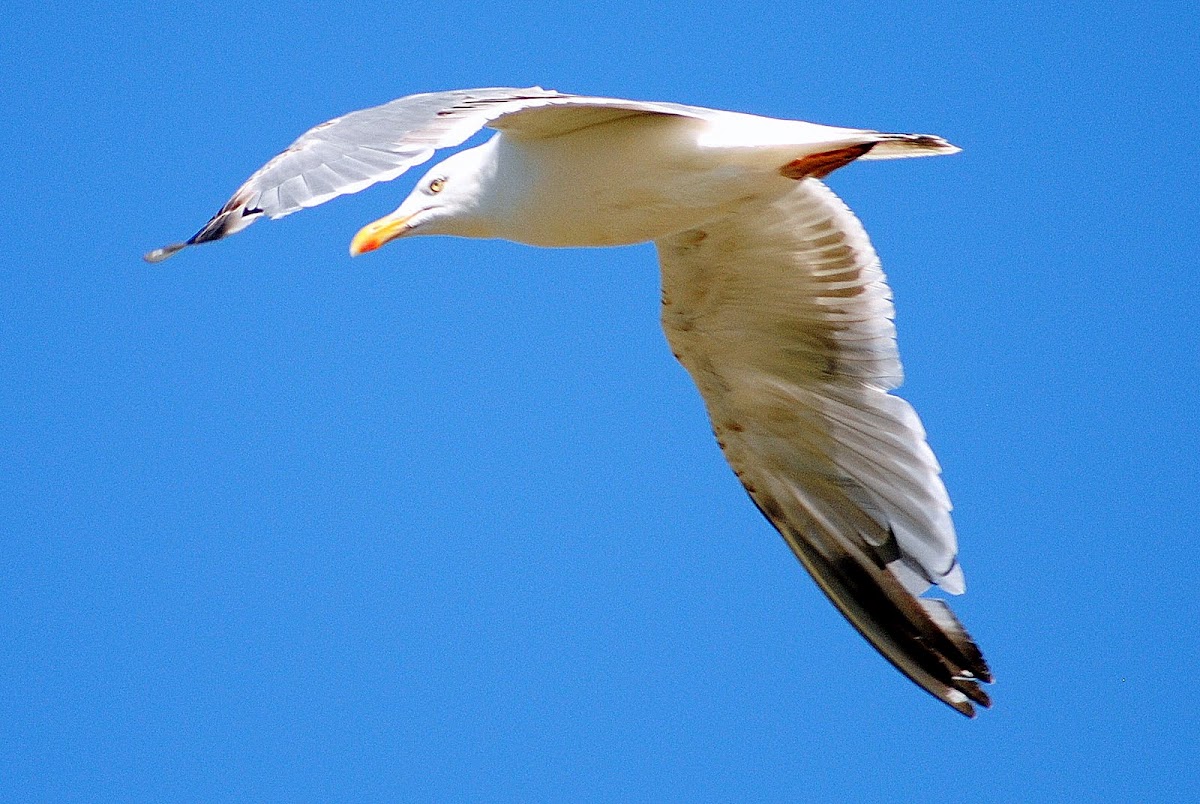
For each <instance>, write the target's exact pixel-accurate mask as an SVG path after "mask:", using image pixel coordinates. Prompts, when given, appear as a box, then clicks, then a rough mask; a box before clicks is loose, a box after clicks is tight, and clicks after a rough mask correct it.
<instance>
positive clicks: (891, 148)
mask: <svg viewBox="0 0 1200 804" xmlns="http://www.w3.org/2000/svg"><path fill="white" fill-rule="evenodd" d="M961 150H962V148H959V147H958V146H957V145H952V144H951V143H949V142H947V141H946V140H944V139H942V138H941V137H938V136H935V135H933V134H880V135H879V140H878V141H877V142H876V143H875V147H874V148H872V149H871V150H870V151H868V152H867V153H865V154H863V155H862V156H861V157H859V158H860V159H907V158H909V157H913V156H945V155H948V154H956V153H958V152H959V151H961Z"/></svg>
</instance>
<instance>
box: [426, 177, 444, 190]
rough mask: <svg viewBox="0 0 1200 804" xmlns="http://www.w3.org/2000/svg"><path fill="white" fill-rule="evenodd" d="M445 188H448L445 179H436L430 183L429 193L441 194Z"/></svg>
mask: <svg viewBox="0 0 1200 804" xmlns="http://www.w3.org/2000/svg"><path fill="white" fill-rule="evenodd" d="M445 186H446V180H445V179H441V178H438V179H434V180H433V181H431V182H429V192H431V193H440V192H441V191H442V188H443V187H445Z"/></svg>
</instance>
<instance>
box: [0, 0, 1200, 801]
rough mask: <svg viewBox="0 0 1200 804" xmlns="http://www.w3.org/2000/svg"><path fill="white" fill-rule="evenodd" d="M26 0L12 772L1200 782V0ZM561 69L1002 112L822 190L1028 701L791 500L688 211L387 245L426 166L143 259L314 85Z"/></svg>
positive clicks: (678, 790) (578, 75)
mask: <svg viewBox="0 0 1200 804" xmlns="http://www.w3.org/2000/svg"><path fill="white" fill-rule="evenodd" d="M32 5H33V4H21V7H19V8H16V9H13V10H10V11H8V12H6V14H5V17H4V19H3V20H2V21H0V35H2V39H3V41H4V45H3V47H0V70H2V72H3V74H4V75H5V76H6V81H5V83H6V88H5V91H4V101H3V106H4V110H5V112H4V114H3V116H2V119H0V146H3V152H4V154H5V159H4V172H3V175H4V182H3V184H4V189H5V207H6V214H5V215H4V221H3V223H2V224H0V248H2V249H3V253H4V254H5V255H6V258H5V260H4V261H3V265H2V266H0V376H2V377H3V381H2V382H0V515H2V518H3V521H4V523H5V527H4V539H3V543H4V546H5V548H4V549H5V553H4V555H5V558H4V561H3V562H0V627H2V629H3V633H4V635H5V639H4V640H3V642H4V646H3V648H2V649H0V677H2V679H3V683H2V684H0V707H2V709H0V711H2V712H3V716H2V717H0V767H3V768H4V770H3V772H2V773H0V798H3V799H7V800H22V801H35V800H47V801H72V800H73V801H98V800H106V799H108V800H135V801H164V800H205V801H217V800H235V801H238V800H240V801H246V800H356V799H374V800H401V799H403V800H438V799H442V800H447V799H477V800H504V799H522V800H531V799H532V800H647V801H649V800H667V799H678V800H743V799H745V800H838V799H841V800H854V801H899V800H915V799H918V798H926V799H929V798H936V799H942V798H958V799H964V800H968V799H969V800H976V801H1016V800H1020V801H1037V800H1048V801H1060V800H1076V801H1083V800H1097V801H1100V800H1103V801H1115V800H1134V799H1139V800H1145V799H1147V798H1157V799H1162V800H1167V799H1171V798H1175V799H1179V798H1182V797H1184V796H1185V791H1194V789H1195V787H1196V784H1197V783H1198V782H1200V771H1198V770H1197V767H1200V764H1198V762H1197V758H1198V756H1200V738H1198V737H1197V735H1198V734H1200V728H1198V727H1197V723H1196V716H1195V711H1196V710H1197V708H1198V706H1200V696H1198V695H1197V692H1196V685H1195V683H1194V682H1193V681H1192V680H1191V679H1190V672H1191V670H1192V668H1193V666H1194V664H1195V662H1196V659H1197V656H1198V655H1200V637H1198V636H1197V633H1198V631H1197V615H1198V613H1200V612H1198V608H1197V601H1198V600H1200V582H1198V581H1197V579H1196V574H1195V571H1194V565H1195V560H1194V552H1193V549H1192V547H1193V545H1194V543H1195V538H1196V533H1195V528H1196V522H1197V520H1198V519H1200V504H1198V502H1197V500H1198V499H1200V494H1198V492H1200V481H1198V480H1197V466H1196V456H1197V454H1200V436H1198V432H1200V431H1198V429H1197V427H1196V424H1195V417H1196V412H1197V410H1198V409H1200V405H1198V402H1200V400H1198V399H1197V386H1198V384H1200V383H1198V381H1200V345H1198V344H1200V340H1198V339H1197V336H1196V324H1197V314H1196V309H1195V291H1194V289H1193V285H1194V281H1195V280H1194V277H1195V272H1196V258H1195V254H1196V252H1197V250H1198V248H1200V236H1198V235H1197V231H1198V230H1197V226H1196V220H1197V215H1198V213H1200V209H1198V203H1197V192H1196V187H1195V184H1196V170H1195V164H1196V159H1195V145H1194V143H1192V142H1191V140H1192V139H1193V138H1194V137H1195V135H1196V132H1197V131H1198V130H1200V126H1198V125H1197V123H1198V122H1200V114H1198V113H1197V112H1198V109H1197V106H1198V100H1197V99H1198V97H1200V95H1198V94H1197V86H1196V84H1197V79H1200V69H1198V68H1200V36H1198V34H1197V31H1200V13H1198V12H1197V11H1196V10H1195V6H1194V4H1192V3H1182V2H1178V3H1160V4H1144V3H1108V4H1101V3H1082V4H1075V5H1069V6H1063V7H1062V9H1061V10H1054V11H1048V10H1043V5H1042V4H1029V5H1027V6H1024V7H1022V6H1020V5H1014V4H989V3H982V4H980V3H947V2H939V3H912V4H891V5H889V4H883V5H881V4H879V3H859V2H852V3H838V4H805V5H803V6H799V7H797V8H795V9H792V10H789V11H787V12H782V11H780V10H779V9H778V8H777V7H775V6H773V5H771V4H763V5H761V6H757V7H756V6H751V5H746V6H740V5H738V4H704V5H687V4H682V3H664V4H655V5H651V6H648V5H646V4H644V3H625V2H620V0H614V2H609V3H604V4H599V5H596V6H591V7H588V8H585V9H578V10H574V11H564V10H561V9H560V8H559V5H560V4H558V3H548V2H546V3H494V4H491V5H490V7H489V8H488V9H486V10H481V9H479V8H478V7H477V6H478V4H468V3H457V4H456V3H438V2H428V3H420V4H402V3H376V2H359V3H354V4H324V3H315V4H312V3H289V2H278V3H272V4H225V5H224V6H220V5H214V4H211V3H206V4H201V3H179V4H175V5H174V7H172V8H171V9H169V10H165V9H163V10H152V9H147V8H144V7H142V5H140V4H130V3H121V2H113V3H108V4H105V5H104V6H103V7H102V8H101V7H99V6H95V5H91V4H77V3H59V4H54V3H49V4H38V6H37V9H36V10H34V9H33V8H32ZM1151 5H1153V8H1151V7H1150V6H1151ZM528 84H541V85H543V86H546V87H552V88H555V89H560V90H564V91H577V92H586V93H595V94H612V95H617V96H624V97H635V98H645V99H661V100H678V101H683V102H688V103H695V104H701V105H707V106H714V107H721V108H730V109H736V110H740V111H748V112H757V113H762V114H768V115H775V116H782V117H798V118H802V119H809V120H814V121H818V122H824V123H830V124H837V125H849V126H862V127H870V128H881V129H887V130H896V131H907V130H911V131H927V132H934V133H938V134H941V135H944V136H945V137H947V138H948V139H950V140H952V141H953V142H955V143H957V144H958V145H960V146H962V147H963V148H964V152H963V153H962V154H960V155H958V156H954V157H948V158H944V159H929V160H911V161H906V162H891V163H883V162H875V163H864V164H858V165H852V166H850V167H848V168H847V169H845V170H843V171H840V172H838V173H837V174H836V175H834V176H833V177H832V179H831V184H832V185H833V187H834V188H835V190H837V191H838V192H839V193H840V194H841V195H842V196H843V197H844V198H845V199H846V200H847V202H848V203H849V204H850V205H851V206H852V207H853V208H854V209H855V210H856V211H857V212H858V214H859V215H860V217H861V218H862V219H863V220H864V222H865V223H866V225H867V228H868V230H869V231H870V232H871V234H872V237H873V238H874V241H875V244H876V247H877V249H878V250H879V252H880V254H881V256H882V259H883V262H884V267H885V269H886V270H887V272H888V275H889V278H890V280H891V283H892V287H893V289H894V291H895V295H896V299H897V310H898V326H899V332H900V346H901V350H902V355H903V357H904V360H905V367H906V370H907V377H908V379H907V382H906V384H905V386H904V388H903V389H902V394H903V395H904V396H905V397H906V398H908V399H909V400H910V401H912V402H913V403H914V405H915V406H916V407H917V409H918V411H919V412H920V414H921V416H922V418H923V420H924V422H925V425H926V428H927V430H928V431H929V438H930V442H931V444H932V445H933V447H934V449H935V450H936V452H937V454H938V456H939V458H940V460H941V462H942V465H943V468H944V473H945V474H944V476H945V479H946V482H947V485H948V487H949V490H950V494H951V497H952V498H953V500H954V502H955V505H956V510H955V516H956V523H957V526H958V530H959V538H960V545H961V557H962V560H963V564H964V566H965V568H966V572H967V579H968V584H969V587H970V590H969V593H968V594H967V595H966V596H965V597H963V598H961V599H958V600H957V602H956V609H957V610H958V612H959V613H960V615H961V617H962V619H963V620H964V621H965V623H966V624H967V627H968V628H969V629H970V630H971V632H972V634H973V635H974V636H975V637H976V638H977V640H978V641H979V642H980V644H981V645H982V646H983V648H984V651H985V653H986V655H987V657H988V659H989V661H990V662H991V664H992V667H993V669H994V671H995V673H996V676H997V684H996V685H995V686H994V687H993V688H992V690H991V691H992V693H993V696H994V699H995V702H996V705H995V707H994V708H993V709H992V710H990V711H986V712H983V713H982V714H981V716H980V717H979V718H978V719H976V720H975V721H967V720H965V719H963V718H961V717H959V716H958V715H955V714H954V713H953V712H951V711H950V710H948V709H947V708H946V707H944V706H941V705H939V704H938V703H937V702H936V701H934V700H933V699H931V698H929V697H928V696H927V695H925V694H924V693H922V692H921V691H920V690H918V689H917V688H916V687H914V686H913V685H912V684H911V683H910V682H908V681H907V680H906V679H904V678H903V677H902V676H900V675H899V674H898V673H896V672H895V671H894V670H893V669H892V668H891V667H890V666H889V665H888V664H887V663H886V662H885V661H883V660H882V659H881V658H880V657H879V656H878V655H876V654H875V653H874V651H873V650H871V649H870V647H869V646H867V645H866V643H864V642H863V641H862V640H861V639H860V638H859V637H858V636H857V635H856V634H855V633H854V632H853V630H852V629H851V628H850V627H849V626H848V625H847V624H846V623H845V622H844V621H843V620H842V619H841V617H840V616H838V615H837V613H836V612H835V611H834V609H833V608H832V607H831V606H830V605H829V604H828V603H827V602H826V601H825V600H824V598H823V597H822V596H821V594H820V593H819V591H818V590H817V589H816V588H815V586H814V585H813V584H812V583H811V582H810V581H809V579H808V578H807V576H806V575H805V574H804V572H803V571H802V569H801V568H800V566H799V565H798V563H797V562H796V561H795V559H794V558H793V557H792V556H791V554H790V553H789V552H788V550H787V548H786V547H785V545H784V543H783V541H782V540H781V539H780V538H779V537H778V536H777V535H776V534H775V532H774V531H773V530H772V529H771V528H770V526H769V525H768V524H767V523H766V522H765V521H764V520H762V519H761V517H760V516H759V514H758V513H757V511H756V510H755V509H754V507H753V505H752V504H751V503H750V501H749V500H748V499H747V498H746V496H745V494H744V493H743V491H742V490H741V488H740V486H739V485H738V483H737V481H736V479H735V478H734V476H733V474H732V473H731V472H730V471H729V469H728V468H727V467H726V465H725V464H724V462H723V460H722V458H721V456H720V454H719V451H718V449H717V447H716V445H715V444H714V443H713V439H712V437H711V433H710V431H709V425H708V423H707V421H706V420H705V417H704V412H703V409H702V406H701V402H700V400H699V397H698V395H697V394H696V392H695V390H694V388H693V387H692V386H691V383H690V381H689V380H688V378H687V376H686V375H685V373H684V371H683V370H682V369H681V368H680V367H679V366H677V365H676V364H675V363H674V361H673V359H672V358H671V355H670V352H669V351H668V349H667V348H666V346H665V343H664V342H663V337H662V335H661V332H660V330H659V328H658V323H657V316H658V310H657V305H658V277H657V267H656V263H655V259H654V254H653V251H652V248H651V247H649V246H641V247H632V248H625V249H613V250H602V251H601V250H597V251H574V250H570V251H561V250H559V251H547V250H537V249H531V248H526V247H521V246H515V245H511V244H505V243H493V242H471V241H460V240H451V239H442V238H426V239H417V240H413V241H407V242H402V243H397V244H393V245H391V246H389V247H387V248H386V249H384V250H382V251H380V252H379V253H378V254H373V255H370V256H368V257H364V258H361V259H358V260H355V261H353V262H352V261H351V260H350V259H349V257H348V256H347V254H346V248H347V244H348V242H349V239H350V237H351V236H352V235H353V234H354V232H355V231H356V230H357V229H358V227H359V226H361V225H362V224H363V223H366V222H368V221H370V220H373V219H374V218H376V217H378V216H379V215H381V214H383V213H385V212H388V211H390V210H391V209H393V208H394V207H395V206H396V205H397V204H398V202H399V200H400V199H401V198H402V197H403V196H404V195H405V194H406V193H407V188H408V186H409V183H410V182H411V181H412V177H411V176H410V177H404V178H402V179H400V180H399V181H397V182H395V183H393V184H390V185H383V186H379V187H376V188H373V189H372V190H370V191H368V192H364V193H362V194H360V195H357V196H353V197H349V198H345V199H340V200H338V201H336V202H334V203H330V204H328V205H326V206H323V207H320V208H318V209H316V210H311V211H306V212H305V213H303V214H298V215H295V216H292V217H289V218H287V219H285V220H282V221H278V222H271V223H262V224H259V225H257V226H255V227H253V228H252V229H250V230H248V231H247V232H245V233H244V234H241V235H238V236H237V237H235V238H233V239H231V240H229V241H227V242H224V243H220V244H217V245H215V246H210V247H204V248H199V249H194V250H191V251H189V252H187V253H185V254H182V255H180V256H179V257H177V258H175V259H174V260H172V261H171V262H170V263H166V264H164V265H160V266H149V265H146V264H145V263H143V262H142V261H141V260H140V255H141V254H142V253H143V252H144V251H146V250H147V249H149V248H152V247H154V246H159V245H162V244H164V243H166V242H169V241H172V240H176V239H179V238H180V237H185V236H187V235H190V234H191V233H192V232H193V231H195V229H196V228H197V227H198V226H199V225H200V224H201V223H203V222H204V221H205V220H206V219H207V218H208V216H209V215H210V214H211V213H212V212H213V211H215V210H216V208H217V207H218V206H219V205H220V204H221V203H222V202H223V201H224V200H225V199H226V197H227V196H228V195H229V193H230V192H231V191H232V190H233V189H234V188H235V187H236V186H237V185H238V184H239V183H240V182H241V181H242V180H243V179H244V178H245V177H246V176H247V175H249V173H250V172H252V171H253V170H254V169H255V168H257V167H258V166H259V165H260V164H261V163H262V162H264V161H265V160H266V159H267V158H269V157H270V156H272V155H273V154H274V153H276V152H277V151H278V150H280V149H281V148H282V147H284V146H285V145H287V144H288V143H289V142H290V141H291V140H292V139H293V138H294V137H295V136H297V135H298V134H299V133H301V132H302V131H303V130H305V129H306V128H308V127H309V126H311V125H313V124H316V123H318V122H320V121H322V120H325V119H327V118H329V117H332V116H335V115H337V114H341V113H343V112H346V111H349V110H352V109H355V108H360V107H363V106H368V105H372V104H376V103H380V102H383V101H386V100H389V99H391V98H393V97H398V96H401V95H405V94H409V93H412V92H418V91H427V90H433V89H444V88H456V87H473V86H489V85H515V86H522V85H528Z"/></svg>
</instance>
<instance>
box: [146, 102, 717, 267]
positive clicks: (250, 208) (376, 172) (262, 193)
mask: <svg viewBox="0 0 1200 804" xmlns="http://www.w3.org/2000/svg"><path fill="white" fill-rule="evenodd" d="M542 109H545V110H546V112H548V113H545V114H537V113H536V112H537V111H539V110H542ZM526 113H528V114H526ZM630 114H666V115H678V116H688V117H707V116H710V115H713V114H720V113H719V112H716V111H714V110H711V109H703V108H700V107H696V106H684V105H681V104H677V103H650V102H643V101H631V100H622V99H619V98H592V97H585V96H581V95H566V94H563V93H560V92H554V91H552V90H545V89H542V88H540V87H529V88H527V89H513V88H508V87H497V88H490V89H463V90H455V91H452V92H431V93H426V94H422V95H409V96H408V97H405V98H400V99H398V100H394V101H391V102H390V103H385V104H383V105H382V106H375V107H372V108H370V109H362V110H360V111H357V112H351V113H350V114H347V115H343V116H342V117H337V118H334V119H333V120H329V121H328V122H325V123H322V124H320V125H319V126H316V127H315V128H312V129H309V130H308V131H306V132H305V133H304V134H302V135H300V137H299V139H297V140H296V141H295V142H293V143H292V144H291V145H289V146H288V147H287V148H286V149H285V150H284V151H283V152H282V153H280V154H279V155H278V156H276V157H275V158H273V159H272V160H271V161H269V162H267V164H265V165H263V166H262V167H261V168H259V169H258V170H257V171H256V172H255V173H254V175H252V176H251V177H250V178H249V179H247V180H246V181H245V183H243V184H242V186H241V187H239V188H238V189H237V191H236V192H235V193H234V194H233V196H232V197H231V198H230V199H229V201H227V202H226V203H225V205H224V206H223V207H221V209H220V210H218V211H217V214H216V215H214V216H213V217H212V218H211V219H210V220H209V221H208V223H206V224H205V225H204V227H203V228H202V229H201V230H200V231H199V232H197V233H196V234H195V235H193V236H192V237H191V238H190V239H189V240H187V241H186V242H183V243H174V244H172V245H169V246H165V247H163V248H159V249H155V250H154V251H151V252H150V253H148V254H147V255H146V259H147V260H149V261H151V262H158V261H160V260H164V259H166V258H167V257H170V256H171V255H172V254H174V253H176V252H177V251H179V250H180V249H182V248H184V247H185V246H189V245H193V244H195V243H205V242H208V241H210V240H220V239H221V238H223V237H228V236H229V235H231V234H234V233H236V232H240V231H241V230H242V229H245V228H246V227H247V226H249V225H250V224H251V223H253V222H254V221H256V220H257V219H259V218H260V217H262V216H263V215H265V216H267V217H268V218H281V217H283V216H284V215H289V214H291V213H293V212H295V211H297V210H300V209H304V208H305V207H313V206H316V205H318V204H323V203H325V202H326V201H328V200H330V199H331V198H336V197H337V196H339V195H346V194H348V193H357V192H358V191H359V190H363V189H365V188H367V187H369V186H370V185H372V184H374V183H376V182H380V181H390V180H391V179H394V178H396V177H397V176H399V175H400V174H401V173H403V172H404V171H406V170H408V169H409V168H410V167H413V166H414V165H419V164H421V163H422V162H425V161H427V160H428V159H429V158H430V157H431V156H432V155H433V152H434V151H436V150H437V149H439V148H448V147H452V146H454V145H460V144H462V143H463V142H465V141H466V140H467V139H468V138H469V137H470V136H471V135H472V134H474V133H475V132H477V131H479V130H480V129H481V128H483V127H484V126H487V125H492V126H494V127H496V128H500V129H503V130H505V131H506V132H508V133H510V134H511V135H515V136H529V137H535V136H552V135H554V134H561V133H565V132H567V131H572V130H574V129H578V128H583V127H584V126H588V125H594V124H596V123H601V122H606V121H608V120H611V119H614V118H617V117H622V116H625V115H630Z"/></svg>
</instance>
